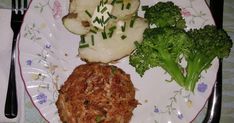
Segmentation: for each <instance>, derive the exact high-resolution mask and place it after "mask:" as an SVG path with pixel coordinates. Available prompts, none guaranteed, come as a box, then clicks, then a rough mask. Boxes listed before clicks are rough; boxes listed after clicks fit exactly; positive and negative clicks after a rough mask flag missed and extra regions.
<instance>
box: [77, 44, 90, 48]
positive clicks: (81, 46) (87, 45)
mask: <svg viewBox="0 0 234 123" xmlns="http://www.w3.org/2000/svg"><path fill="white" fill-rule="evenodd" d="M86 47H89V44H83V45H80V46H79V48H86Z"/></svg>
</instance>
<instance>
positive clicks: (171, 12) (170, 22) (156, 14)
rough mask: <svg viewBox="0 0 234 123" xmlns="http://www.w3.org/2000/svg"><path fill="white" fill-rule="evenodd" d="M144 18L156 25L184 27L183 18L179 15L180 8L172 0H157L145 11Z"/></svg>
mask: <svg viewBox="0 0 234 123" xmlns="http://www.w3.org/2000/svg"><path fill="white" fill-rule="evenodd" d="M144 16H145V18H146V19H147V20H148V21H149V22H150V23H151V24H155V25H156V26H157V27H165V26H171V27H177V28H181V29H184V28H185V27H186V23H185V20H184V19H183V17H182V15H181V9H180V8H179V7H178V6H177V5H175V4H174V3H173V2H171V1H170V2H158V3H157V4H155V5H153V6H151V7H149V8H148V9H146V11H145V15H144Z"/></svg>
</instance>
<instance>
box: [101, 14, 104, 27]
mask: <svg viewBox="0 0 234 123" xmlns="http://www.w3.org/2000/svg"><path fill="white" fill-rule="evenodd" d="M103 24H104V16H102V18H101V26H103Z"/></svg>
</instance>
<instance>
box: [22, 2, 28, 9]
mask: <svg viewBox="0 0 234 123" xmlns="http://www.w3.org/2000/svg"><path fill="white" fill-rule="evenodd" d="M23 4H24V10H26V9H27V8H28V1H27V0H24V1H23Z"/></svg>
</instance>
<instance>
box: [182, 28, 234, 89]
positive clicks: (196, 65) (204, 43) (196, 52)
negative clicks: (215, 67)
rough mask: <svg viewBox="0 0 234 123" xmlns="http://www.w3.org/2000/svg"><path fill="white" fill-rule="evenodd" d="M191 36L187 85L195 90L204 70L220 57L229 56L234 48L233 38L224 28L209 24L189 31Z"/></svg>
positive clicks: (187, 87) (187, 58) (187, 56)
mask: <svg viewBox="0 0 234 123" xmlns="http://www.w3.org/2000/svg"><path fill="white" fill-rule="evenodd" d="M188 35H189V36H190V37H191V44H193V45H192V47H191V49H192V50H189V52H187V53H186V55H185V58H186V60H187V64H188V66H187V75H186V79H185V87H186V89H187V90H192V91H194V88H195V85H196V82H197V81H198V80H199V79H200V74H201V72H202V71H203V70H206V69H208V68H209V67H210V66H211V62H212V61H213V60H214V59H215V57H218V58H221V59H222V58H225V57H228V56H229V53H230V51H231V48H232V45H233V43H232V40H231V38H230V37H229V36H228V34H227V33H226V32H225V31H224V30H223V29H216V27H215V26H210V25H207V26H205V27H204V28H201V29H193V30H189V31H188Z"/></svg>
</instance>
